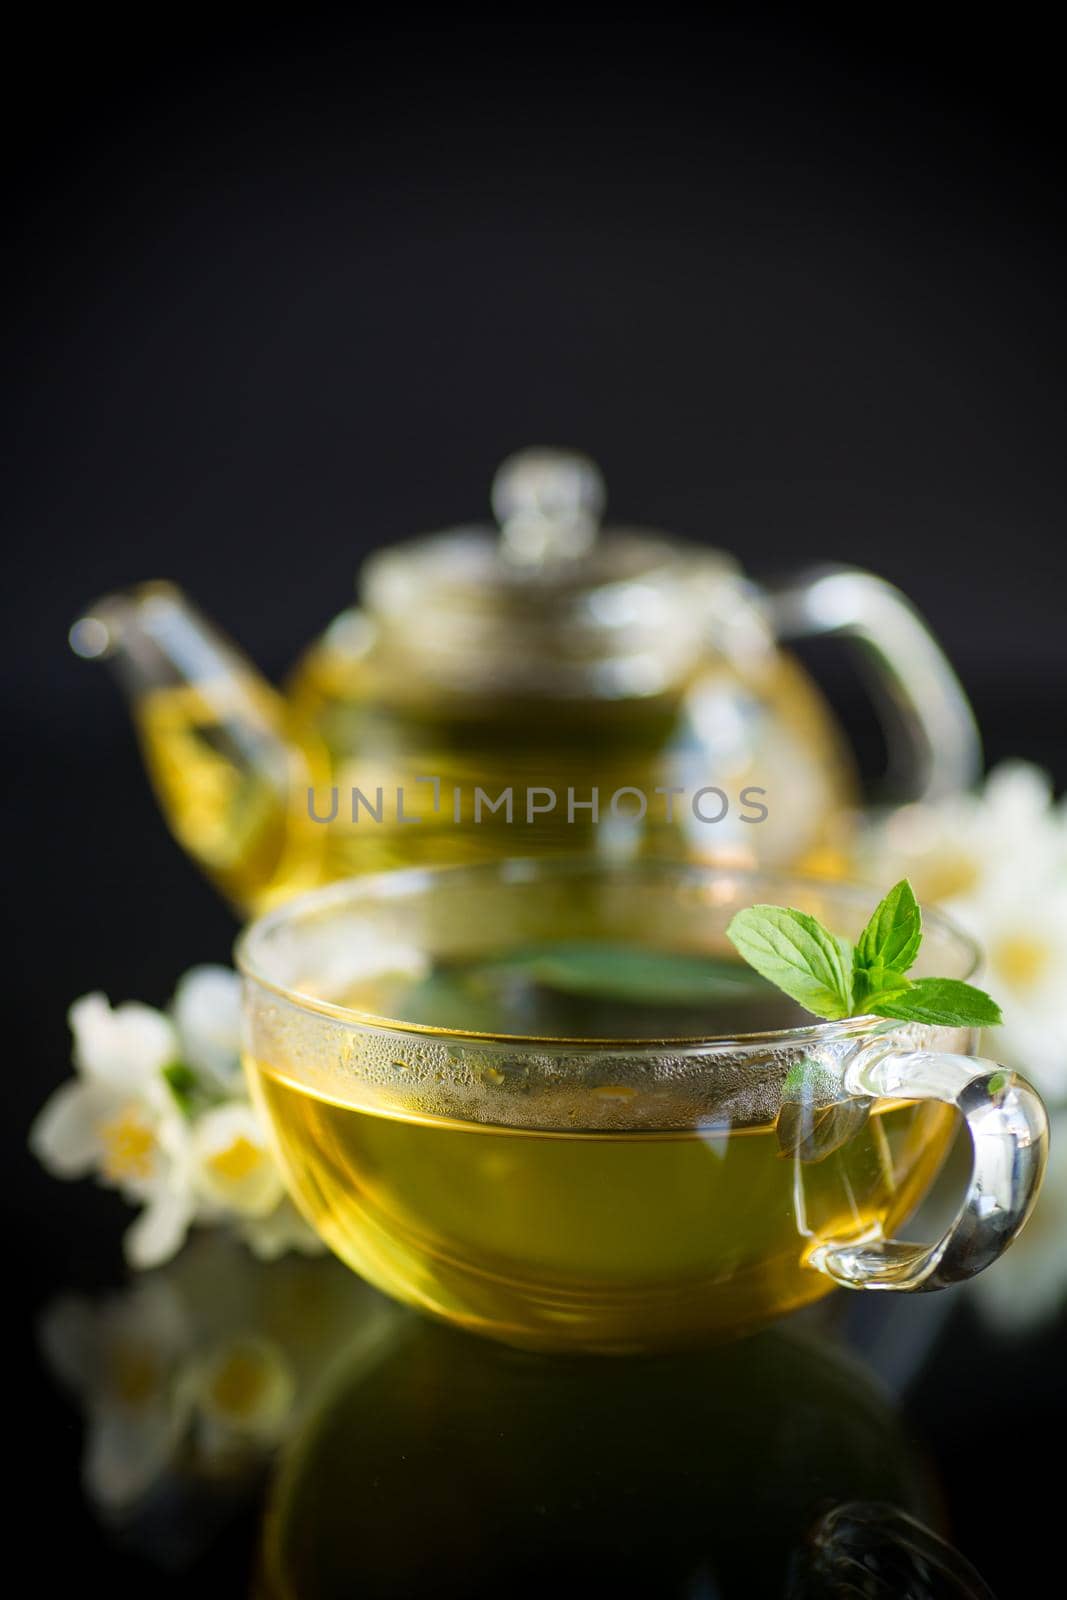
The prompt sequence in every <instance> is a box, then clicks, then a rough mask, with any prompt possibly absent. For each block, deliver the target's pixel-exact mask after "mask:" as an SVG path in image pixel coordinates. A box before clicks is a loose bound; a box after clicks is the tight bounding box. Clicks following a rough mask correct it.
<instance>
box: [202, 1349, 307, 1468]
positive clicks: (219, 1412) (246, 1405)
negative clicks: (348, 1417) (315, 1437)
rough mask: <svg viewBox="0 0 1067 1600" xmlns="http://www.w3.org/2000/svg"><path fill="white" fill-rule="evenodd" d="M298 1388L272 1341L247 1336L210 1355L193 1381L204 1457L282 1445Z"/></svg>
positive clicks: (216, 1457) (284, 1360)
mask: <svg viewBox="0 0 1067 1600" xmlns="http://www.w3.org/2000/svg"><path fill="white" fill-rule="evenodd" d="M294 1388H295V1386H294V1380H293V1374H292V1372H291V1371H290V1368H289V1365H288V1363H287V1362H286V1359H285V1356H284V1353H283V1352H282V1351H281V1350H280V1349H279V1347H278V1346H277V1345H276V1344H275V1343H273V1341H271V1340H269V1339H264V1338H262V1337H253V1336H250V1335H248V1334H245V1335H241V1336H239V1337H237V1338H234V1339H231V1340H229V1341H227V1342H226V1343H224V1344H222V1345H221V1346H220V1347H218V1348H217V1349H215V1350H212V1351H211V1352H210V1354H209V1355H208V1356H207V1357H205V1359H204V1360H203V1361H201V1362H200V1363H199V1364H197V1365H196V1366H195V1367H194V1368H193V1370H192V1372H191V1373H190V1375H189V1385H188V1393H189V1398H190V1401H191V1404H192V1407H193V1410H194V1413H195V1418H196V1426H197V1439H198V1444H199V1448H200V1452H201V1454H202V1455H203V1456H204V1457H205V1458H209V1459H211V1458H215V1459H224V1458H225V1457H226V1456H227V1455H230V1454H232V1453H234V1451H235V1450H238V1449H244V1448H247V1446H248V1445H250V1444H251V1445H256V1446H259V1447H264V1446H270V1445H273V1444H276V1443H278V1441H279V1440H280V1439H282V1438H283V1437H284V1435H285V1432H286V1430H287V1427H288V1425H289V1421H290V1417H291V1413H292V1409H293V1394H294Z"/></svg>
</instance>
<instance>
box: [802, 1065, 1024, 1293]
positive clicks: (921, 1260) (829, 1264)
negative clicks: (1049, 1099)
mask: <svg viewBox="0 0 1067 1600" xmlns="http://www.w3.org/2000/svg"><path fill="white" fill-rule="evenodd" d="M976 1069H977V1070H976ZM845 1087H846V1089H847V1090H848V1092H849V1093H850V1094H855V1095H870V1096H873V1097H875V1098H882V1099H887V1098H888V1099H894V1100H897V1099H899V1100H939V1101H941V1102H942V1103H943V1104H945V1105H951V1106H956V1107H957V1108H958V1110H959V1111H960V1113H961V1115H962V1116H963V1119H964V1121H965V1122H966V1124H967V1130H968V1132H969V1134H970V1136H971V1146H972V1150H973V1158H974V1159H973V1165H972V1168H971V1180H970V1183H969V1185H968V1188H967V1193H966V1196H965V1197H964V1201H963V1204H962V1205H961V1207H960V1209H959V1211H958V1212H957V1214H956V1217H955V1220H954V1221H953V1222H952V1223H951V1225H950V1226H949V1228H948V1229H947V1231H946V1232H945V1233H944V1234H943V1236H942V1237H941V1238H940V1239H938V1241H937V1243H936V1244H932V1245H922V1244H909V1243H907V1242H905V1241H904V1240H900V1239H878V1240H872V1241H865V1240H855V1241H851V1242H849V1241H839V1242H835V1241H834V1240H832V1239H831V1240H824V1241H823V1242H822V1243H821V1244H820V1245H819V1246H817V1248H816V1249H815V1250H814V1251H813V1252H812V1254H811V1256H810V1257H809V1260H810V1262H811V1264H812V1266H814V1267H817V1268H818V1270H819V1271H820V1272H824V1273H826V1275H827V1277H830V1278H832V1279H833V1280H834V1282H835V1283H839V1284H841V1285H842V1286H843V1287H845V1288H847V1289H896V1290H905V1289H910V1290H916V1289H924V1290H925V1289H945V1288H947V1287H948V1285H949V1284H952V1283H960V1282H962V1281H963V1280H964V1279H965V1278H973V1277H974V1276H975V1274H976V1273H979V1272H982V1271H983V1270H984V1269H985V1268H986V1267H988V1266H989V1265H990V1264H991V1262H993V1261H995V1260H996V1259H997V1257H998V1256H1000V1255H1003V1253H1004V1251H1005V1250H1006V1249H1007V1248H1008V1246H1009V1245H1010V1244H1011V1242H1012V1240H1013V1239H1014V1238H1015V1235H1016V1234H1017V1233H1018V1232H1019V1230H1020V1228H1021V1227H1022V1226H1023V1224H1024V1222H1025V1221H1026V1219H1027V1217H1028V1216H1029V1215H1030V1213H1031V1211H1032V1210H1033V1208H1034V1202H1035V1200H1036V1199H1037V1193H1038V1190H1039V1189H1040V1187H1041V1178H1042V1175H1043V1174H1044V1170H1045V1162H1046V1160H1047V1157H1048V1117H1047V1116H1046V1114H1045V1107H1044V1105H1043V1103H1042V1101H1041V1098H1040V1096H1039V1095H1038V1093H1037V1091H1036V1090H1035V1089H1033V1088H1032V1087H1031V1085H1030V1084H1029V1083H1027V1081H1026V1079H1025V1078H1023V1077H1020V1075H1019V1074H1018V1073H1017V1072H1012V1071H1010V1070H1009V1069H1008V1068H1007V1067H1001V1066H998V1065H997V1063H996V1062H995V1061H985V1060H982V1059H981V1058H980V1057H975V1056H957V1055H942V1054H939V1053H937V1052H934V1051H926V1050H916V1051H909V1052H906V1053H905V1052H893V1053H891V1054H888V1055H883V1056H882V1057H881V1058H880V1059H876V1060H874V1061H873V1062H871V1061H870V1059H869V1057H868V1060H867V1063H866V1064H865V1063H864V1061H862V1060H861V1061H860V1062H859V1063H857V1064H856V1065H854V1066H853V1067H852V1068H850V1069H849V1071H848V1072H847V1073H846V1075H845Z"/></svg>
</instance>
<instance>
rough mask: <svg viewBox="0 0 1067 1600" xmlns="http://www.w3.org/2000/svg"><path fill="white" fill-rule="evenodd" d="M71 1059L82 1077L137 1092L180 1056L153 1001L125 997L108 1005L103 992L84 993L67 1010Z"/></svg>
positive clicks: (171, 1030)
mask: <svg viewBox="0 0 1067 1600" xmlns="http://www.w3.org/2000/svg"><path fill="white" fill-rule="evenodd" d="M69 1020H70V1026H71V1029H72V1031H73V1033H74V1064H75V1066H76V1067H77V1069H78V1071H79V1072H81V1073H82V1074H84V1076H86V1077H88V1078H92V1079H96V1080H97V1081H99V1082H101V1083H109V1084H111V1085H112V1086H113V1087H114V1088H116V1089H120V1090H123V1091H125V1092H127V1093H130V1092H136V1091H137V1090H139V1089H141V1088H142V1087H143V1086H144V1085H145V1084H146V1083H147V1082H149V1081H150V1080H156V1079H158V1077H159V1074H160V1072H161V1070H162V1069H163V1068H164V1067H165V1066H167V1065H168V1064H169V1063H170V1062H172V1061H174V1060H176V1059H177V1056H178V1036H177V1034H176V1032H175V1030H174V1027H173V1025H172V1023H171V1022H170V1019H169V1018H168V1017H165V1016H164V1015H163V1013H162V1012H161V1011H157V1010H155V1008H154V1007H153V1006H145V1005H141V1004H140V1002H139V1001H136V1000H127V1001H126V1002H125V1003H124V1004H123V1005H121V1006H117V1007H116V1008H115V1009H114V1010H112V1008H111V1006H110V1005H109V1004H108V1002H107V997H106V996H105V995H102V994H88V995H84V996H83V997H82V998H81V999H80V1000H76V1001H75V1002H74V1004H73V1005H72V1006H71V1008H70V1012H69Z"/></svg>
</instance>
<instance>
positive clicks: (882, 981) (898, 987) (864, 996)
mask: <svg viewBox="0 0 1067 1600" xmlns="http://www.w3.org/2000/svg"><path fill="white" fill-rule="evenodd" d="M911 987H912V982H911V979H910V978H906V977H905V976H904V974H903V973H902V972H894V971H892V969H891V968H889V967H872V968H871V969H870V970H869V971H864V970H863V969H862V968H859V969H857V970H855V971H853V974H852V1011H853V1015H855V1016H857V1017H863V1016H866V1015H867V1014H868V1013H869V1012H871V1011H873V1010H874V1009H875V1007H876V1006H878V1005H881V1004H883V1003H884V1002H885V1001H887V1000H895V999H896V998H897V996H898V995H902V994H905V993H907V991H908V990H909V989H910V988H911Z"/></svg>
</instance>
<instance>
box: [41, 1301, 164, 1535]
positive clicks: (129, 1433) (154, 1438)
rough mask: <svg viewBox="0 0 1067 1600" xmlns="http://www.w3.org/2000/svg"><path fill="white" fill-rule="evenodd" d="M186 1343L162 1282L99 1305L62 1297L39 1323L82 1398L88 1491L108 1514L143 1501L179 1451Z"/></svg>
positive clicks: (57, 1364)
mask: <svg viewBox="0 0 1067 1600" xmlns="http://www.w3.org/2000/svg"><path fill="white" fill-rule="evenodd" d="M187 1339H188V1328H187V1326H186V1323H185V1319H184V1315H183V1310H182V1306H181V1302H180V1300H179V1299H178V1297H177V1295H175V1293H174V1291H173V1290H172V1288H171V1287H170V1285H168V1284H167V1283H166V1282H165V1281H164V1280H163V1279H161V1278H152V1279H149V1280H148V1281H146V1282H145V1283H142V1284H138V1285H137V1286H136V1287H135V1288H133V1289H131V1290H130V1291H129V1293H127V1294H124V1295H116V1296H115V1297H114V1298H112V1299H109V1300H105V1301H104V1302H103V1303H102V1304H101V1305H100V1306H99V1307H96V1308H94V1307H92V1306H90V1305H89V1304H88V1303H87V1302H86V1301H84V1300H78V1299H73V1298H71V1299H64V1300H60V1301H59V1302H57V1304H56V1305H54V1306H53V1307H51V1309H50V1310H49V1312H48V1313H47V1315H46V1316H45V1318H44V1320H43V1322H42V1324H41V1344H42V1346H43V1348H44V1351H45V1354H46V1355H47V1357H48V1360H49V1364H50V1365H51V1367H52V1368H53V1370H54V1371H55V1372H56V1373H57V1375H58V1376H59V1377H60V1378H61V1379H62V1380H63V1382H64V1383H65V1384H66V1385H67V1386H68V1387H69V1388H71V1389H73V1390H74V1391H75V1393H77V1394H79V1395H80V1396H81V1397H82V1399H83V1402H84V1406H85V1411H86V1416H87V1428H88V1437H87V1440H86V1449H85V1458H84V1464H83V1469H82V1470H83V1475H84V1479H85V1487H86V1492H87V1493H88V1494H89V1496H90V1498H91V1499H93V1500H94V1501H96V1502H97V1504H99V1505H100V1506H102V1507H103V1508H104V1509H105V1510H107V1511H117V1510H121V1509H122V1507H124V1506H126V1505H129V1504H130V1503H131V1502H133V1501H136V1500H138V1499H140V1498H141V1496H142V1495H144V1494H145V1493H146V1492H147V1490H148V1489H149V1488H150V1487H151V1486H152V1484H153V1483H154V1482H155V1481H156V1479H157V1478H158V1477H159V1475H160V1473H161V1472H162V1471H163V1470H164V1468H165V1467H166V1465H167V1463H168V1462H169V1461H170V1459H171V1457H172V1455H173V1453H174V1450H175V1448H176V1446H177V1441H178V1438H179V1436H180V1434H181V1431H182V1426H183V1416H182V1411H181V1407H180V1400H179V1385H178V1383H177V1371H178V1362H179V1359H180V1357H181V1355H182V1353H183V1351H184V1348H185V1346H186V1343H187Z"/></svg>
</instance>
